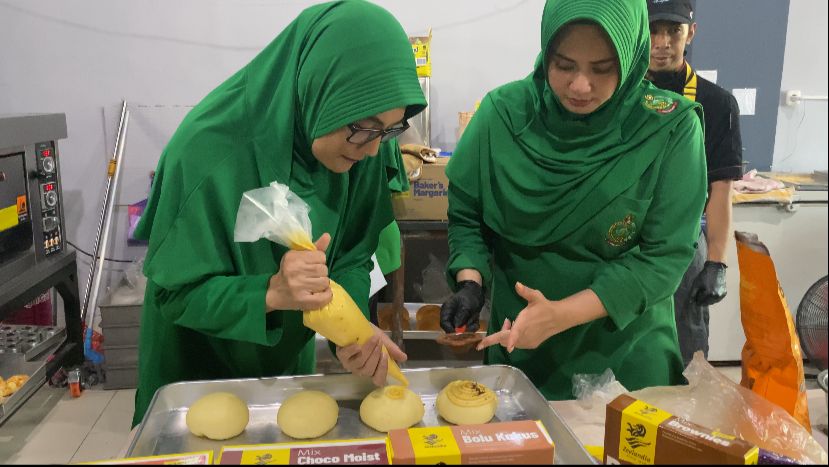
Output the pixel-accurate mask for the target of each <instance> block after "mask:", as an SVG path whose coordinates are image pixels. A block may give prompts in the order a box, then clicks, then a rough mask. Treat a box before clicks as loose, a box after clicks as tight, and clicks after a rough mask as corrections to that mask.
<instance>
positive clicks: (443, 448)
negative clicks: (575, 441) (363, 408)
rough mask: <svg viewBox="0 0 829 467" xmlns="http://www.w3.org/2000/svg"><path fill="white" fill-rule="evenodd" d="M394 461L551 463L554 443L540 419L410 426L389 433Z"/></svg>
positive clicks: (401, 462) (395, 462) (421, 462)
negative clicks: (457, 424) (464, 424)
mask: <svg viewBox="0 0 829 467" xmlns="http://www.w3.org/2000/svg"><path fill="white" fill-rule="evenodd" d="M388 440H389V452H390V453H391V457H392V463H393V464H454V465H459V464H470V465H475V464H521V465H526V464H548V465H550V464H552V463H553V458H554V454H555V445H554V444H553V440H552V439H550V435H549V434H548V433H547V430H545V429H544V425H543V424H542V423H541V422H539V421H532V420H523V421H517V422H501V423H488V424H485V425H466V426H437V427H426V428H409V429H408V430H393V431H390V432H389V435H388Z"/></svg>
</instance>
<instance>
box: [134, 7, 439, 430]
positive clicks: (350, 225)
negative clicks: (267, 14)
mask: <svg viewBox="0 0 829 467" xmlns="http://www.w3.org/2000/svg"><path fill="white" fill-rule="evenodd" d="M425 106H426V101H425V99H424V97H423V94H422V91H421V89H420V85H419V83H418V80H417V73H416V70H415V64H414V60H413V58H412V52H411V47H410V45H409V42H408V38H407V36H406V34H405V33H404V31H403V29H402V27H401V26H400V24H399V23H398V22H397V21H396V20H395V19H394V17H393V16H392V15H391V14H389V13H388V12H387V11H385V10H383V9H382V8H380V7H378V6H375V5H372V4H370V3H367V2H364V1H362V0H346V1H338V2H331V3H325V4H321V5H317V6H314V7H311V8H308V9H307V10H305V11H304V12H302V13H301V14H300V15H299V16H298V17H297V18H296V19H295V20H294V21H293V22H292V23H291V24H290V25H288V27H286V28H285V30H284V31H282V33H281V34H280V35H279V36H278V37H277V38H276V39H275V40H274V41H273V42H272V43H271V44H269V45H268V46H267V47H266V48H265V49H264V50H263V51H262V52H261V53H259V54H258V55H257V56H256V57H255V58H254V59H253V60H252V61H251V62H250V63H249V64H248V65H247V66H245V67H244V68H242V69H241V70H240V71H239V72H237V73H236V74H234V75H233V76H232V77H230V78H229V79H228V80H227V81H225V82H224V83H223V84H221V85H220V86H219V87H218V88H216V89H215V90H213V91H212V92H211V93H210V94H209V95H208V96H207V97H205V98H204V100H202V101H201V102H200V103H199V104H198V105H197V106H196V107H195V108H194V109H193V110H192V111H191V112H190V113H189V114H188V115H187V116H186V117H185V119H184V121H183V122H182V123H181V125H180V126H179V128H178V130H177V131H176V133H175V134H174V135H173V137H172V139H171V140H170V142H169V143H168V145H167V147H166V148H165V150H164V153H163V154H162V156H161V160H160V162H159V165H158V170H157V174H156V177H155V180H154V183H153V188H152V192H151V194H150V198H149V203H148V206H147V209H146V211H145V214H144V216H143V217H142V220H141V223H140V224H139V226H138V229H137V234H138V235H141V236H143V237H144V238H147V239H149V249H148V251H147V256H146V259H145V263H144V272H145V274H146V276H147V279H148V283H147V291H146V294H145V298H144V309H143V313H142V318H141V337H140V351H139V383H138V391H137V393H136V396H135V397H136V401H135V415H134V419H133V425H135V424H138V423H139V422H140V421H141V420H142V418H143V416H144V413H145V412H146V410H147V407H148V405H149V403H150V400H151V399H152V397H153V395H154V394H155V392H156V390H157V389H158V388H159V387H161V386H163V385H165V384H168V383H173V382H178V381H185V380H203V379H222V378H241V377H265V376H276V375H292V374H308V373H311V372H313V371H314V366H315V358H314V350H315V348H314V347H315V346H314V339H313V337H314V333H313V332H312V331H310V330H309V329H307V328H305V327H303V325H302V314H301V313H299V312H297V311H296V310H302V309H314V308H318V307H320V306H322V305H324V304H326V303H328V302H329V301H330V300H331V290H330V288H329V287H328V278H329V277H330V278H331V279H333V280H336V281H337V282H338V283H340V284H341V285H342V286H343V287H344V288H345V289H346V290H347V291H348V293H349V294H350V295H351V297H352V298H354V300H355V302H356V303H357V304H358V305H359V306H360V307H361V309H362V310H363V312H364V313H366V314H367V304H368V290H369V271H370V270H371V267H372V261H371V255H372V254H373V253H374V251H375V250H376V249H377V241H378V236H379V235H380V232H381V230H383V229H384V228H385V227H386V226H388V225H389V224H390V223H391V222H392V221H393V214H392V210H391V204H390V203H391V201H390V193H389V183H390V179H391V178H393V177H397V176H398V175H397V171H396V168H397V167H401V166H402V163H401V160H400V152H399V148H398V146H397V143H396V142H395V141H393V138H394V137H395V136H396V135H398V134H400V133H402V131H404V130H405V128H407V124H406V120H407V119H408V118H410V117H412V116H413V115H415V114H417V113H418V112H420V111H421V110H423V109H424V108H425ZM375 156H377V157H375ZM401 176H402V177H405V173H403V174H401ZM273 181H278V182H280V183H282V184H286V185H288V186H289V187H290V189H291V190H292V191H293V192H294V193H296V194H297V195H299V196H300V197H301V198H302V199H303V200H305V202H307V203H308V205H309V206H310V207H311V210H310V217H311V222H312V225H313V230H314V231H313V236H314V238H318V239H319V240H318V241H317V247H318V251H314V252H295V251H291V252H288V251H286V249H285V248H284V247H282V246H280V245H277V244H274V243H272V242H269V241H267V240H259V241H257V242H254V243H235V242H234V241H233V234H234V226H235V220H236V212H237V209H238V207H239V202H240V200H241V197H242V193H244V192H245V191H248V190H251V189H255V188H260V187H264V186H267V185H269V184H270V183H271V182H273ZM381 344H382V345H386V346H387V348H388V349H389V352H390V353H391V354H392V356H393V357H395V358H396V359H398V360H402V359H405V354H403V353H402V352H400V350H399V349H397V347H395V346H394V345H393V344H392V343H391V342H390V341H388V340H387V339H385V336H384V335H382V333H380V332H379V331H378V335H376V336H375V337H374V338H372V339H371V340H370V341H369V342H368V343H366V344H365V345H364V346H362V347H359V346H356V345H354V346H349V347H346V348H338V349H337V354H338V357H339V358H340V361H341V362H342V363H343V365H344V366H345V368H346V369H348V370H350V371H352V372H354V373H356V374H360V375H365V376H370V377H372V379H373V380H374V381H375V383H378V384H380V383H382V382H384V381H385V372H386V367H385V365H384V362H385V361H386V360H385V359H384V358H380V357H381V356H382V353H381Z"/></svg>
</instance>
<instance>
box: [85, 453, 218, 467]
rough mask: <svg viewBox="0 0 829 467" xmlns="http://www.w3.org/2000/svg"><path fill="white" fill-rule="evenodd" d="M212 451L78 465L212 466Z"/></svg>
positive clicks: (109, 460)
mask: <svg viewBox="0 0 829 467" xmlns="http://www.w3.org/2000/svg"><path fill="white" fill-rule="evenodd" d="M212 464H213V451H199V452H187V453H184V454H165V455H162V456H148V457H131V458H128V459H108V460H105V461H97V462H82V463H81V464H79V465H212Z"/></svg>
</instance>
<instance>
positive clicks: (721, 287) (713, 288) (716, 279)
mask: <svg viewBox="0 0 829 467" xmlns="http://www.w3.org/2000/svg"><path fill="white" fill-rule="evenodd" d="M725 268H726V266H725V264H723V263H718V262H716V261H706V262H705V266H703V267H702V271H700V272H699V274H698V275H697V278H696V279H694V284H693V286H692V288H691V300H693V301H694V302H695V303H697V304H698V305H702V306H708V305H713V304H715V303H718V302H719V301H720V300H722V299H723V298H725V294H726V290H725Z"/></svg>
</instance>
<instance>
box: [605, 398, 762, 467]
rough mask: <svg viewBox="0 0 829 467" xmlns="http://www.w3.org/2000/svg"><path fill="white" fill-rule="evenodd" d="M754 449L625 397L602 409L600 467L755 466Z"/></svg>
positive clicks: (726, 436) (756, 457)
mask: <svg viewBox="0 0 829 467" xmlns="http://www.w3.org/2000/svg"><path fill="white" fill-rule="evenodd" d="M758 456H759V449H758V448H757V447H756V446H754V445H753V444H751V443H749V442H747V441H744V440H742V439H739V438H735V437H733V436H729V435H725V434H722V433H718V432H716V431H713V430H709V429H708V428H705V427H702V426H700V425H697V424H695V423H691V422H689V421H687V420H684V419H682V418H679V417H675V416H673V415H671V414H670V413H668V412H665V411H664V410H660V409H658V408H656V407H654V406H652V405H649V404H647V403H645V402H642V401H640V400H638V399H635V398H633V397H631V396H629V395H627V394H622V395H621V396H619V397H617V398H616V399H614V400H613V401H612V402H611V403H609V404H607V418H606V419H605V431H604V463H605V464H708V465H723V464H727V465H756V464H757V460H758Z"/></svg>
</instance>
